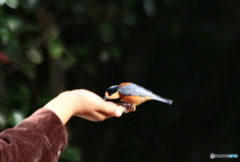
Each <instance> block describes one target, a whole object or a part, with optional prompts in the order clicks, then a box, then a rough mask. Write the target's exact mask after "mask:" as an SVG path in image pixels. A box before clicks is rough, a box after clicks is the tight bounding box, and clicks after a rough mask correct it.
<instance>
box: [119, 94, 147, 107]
mask: <svg viewBox="0 0 240 162" xmlns="http://www.w3.org/2000/svg"><path fill="white" fill-rule="evenodd" d="M120 97H121V101H122V102H125V103H130V104H132V105H134V106H137V105H139V104H141V103H143V102H145V101H148V100H151V98H150V97H141V96H124V95H120Z"/></svg>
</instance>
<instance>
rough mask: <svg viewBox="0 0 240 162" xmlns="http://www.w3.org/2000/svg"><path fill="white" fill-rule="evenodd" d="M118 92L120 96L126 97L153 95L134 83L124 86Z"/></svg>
mask: <svg viewBox="0 0 240 162" xmlns="http://www.w3.org/2000/svg"><path fill="white" fill-rule="evenodd" d="M118 92H119V93H120V94H122V95H126V96H143V97H145V96H148V97H151V96H152V95H153V93H152V92H151V91H149V90H147V89H145V88H143V87H141V86H139V85H136V84H134V83H130V84H128V85H124V86H122V87H120V88H119V89H118Z"/></svg>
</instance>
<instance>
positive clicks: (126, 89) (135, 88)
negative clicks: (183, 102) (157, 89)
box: [118, 83, 173, 105]
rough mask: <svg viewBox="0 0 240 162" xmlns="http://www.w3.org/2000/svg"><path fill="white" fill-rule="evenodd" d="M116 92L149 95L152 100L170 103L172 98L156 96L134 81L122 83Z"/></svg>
mask: <svg viewBox="0 0 240 162" xmlns="http://www.w3.org/2000/svg"><path fill="white" fill-rule="evenodd" d="M118 92H119V93H120V94H122V95H125V96H142V97H151V98H152V99H153V100H157V101H160V102H164V103H167V104H170V105H171V104H172V102H173V101H172V100H170V99H167V98H163V97H161V96H158V95H156V94H154V93H152V92H151V91H150V90H148V89H145V88H143V87H141V86H139V85H136V84H134V83H130V84H127V85H124V86H122V87H120V88H119V89H118Z"/></svg>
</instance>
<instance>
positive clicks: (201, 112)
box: [0, 0, 240, 162]
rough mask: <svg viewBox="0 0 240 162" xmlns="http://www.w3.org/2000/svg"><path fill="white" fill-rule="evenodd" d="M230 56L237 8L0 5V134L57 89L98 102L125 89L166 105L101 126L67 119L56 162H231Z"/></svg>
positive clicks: (237, 42)
mask: <svg viewBox="0 0 240 162" xmlns="http://www.w3.org/2000/svg"><path fill="white" fill-rule="evenodd" d="M239 54H240V1H239V0H229V1H226V0H212V1H200V0H182V1H177V0H121V1H110V0H101V1H99V0H61V1H54V0H41V1H40V0H0V128H1V130H3V129H6V128H9V127H13V126H15V125H16V124H17V123H18V122H19V121H21V120H22V119H23V118H26V117H27V116H29V115H30V114H31V113H33V112H34V111H35V110H36V109H38V108H40V107H41V106H43V105H44V104H45V103H46V102H47V101H49V100H50V99H52V98H53V97H54V96H56V95H57V94H58V93H59V92H61V91H63V90H68V89H77V88H85V89H89V90H91V91H94V92H96V93H97V94H99V95H100V96H103V95H104V91H105V89H106V88H107V87H109V86H110V85H113V84H118V83H121V82H123V81H131V82H134V83H137V84H140V85H142V86H144V87H146V88H148V89H151V90H153V91H154V92H156V93H157V94H159V95H161V96H164V97H168V98H171V99H173V100H174V105H173V106H169V105H166V104H163V103H157V102H147V103H145V104H143V105H140V106H139V107H138V109H137V111H136V112H135V113H130V114H126V115H123V116H122V117H121V118H114V119H109V120H106V121H104V122H101V123H92V122H89V121H86V120H83V119H77V118H73V119H71V121H70V122H69V123H68V125H67V129H68V133H69V144H68V147H67V148H66V149H65V151H64V152H63V154H62V155H61V157H60V160H59V161H60V162H93V161H96V162H112V161H114V162H146V161H147V162H161V161H164V162H173V161H176V162H192V161H194V162H200V161H207V160H210V158H209V154H210V153H212V152H213V153H238V155H239V153H240V140H239V137H240V130H239V128H240V120H239V115H240V109H239V107H240V102H239V99H240V98H239V92H240V86H239V82H240V62H239ZM215 160H216V159H215ZM217 160H219V159H217ZM217 160H216V161H217Z"/></svg>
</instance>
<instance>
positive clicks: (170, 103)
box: [152, 95, 173, 105]
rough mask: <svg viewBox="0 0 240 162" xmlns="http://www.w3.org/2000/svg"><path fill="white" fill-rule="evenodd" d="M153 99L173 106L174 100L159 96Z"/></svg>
mask: <svg viewBox="0 0 240 162" xmlns="http://www.w3.org/2000/svg"><path fill="white" fill-rule="evenodd" d="M152 99H153V100H156V101H160V102H164V103H166V104H169V105H172V103H173V100H171V99H167V98H163V97H161V96H158V95H154V96H153V98H152Z"/></svg>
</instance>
